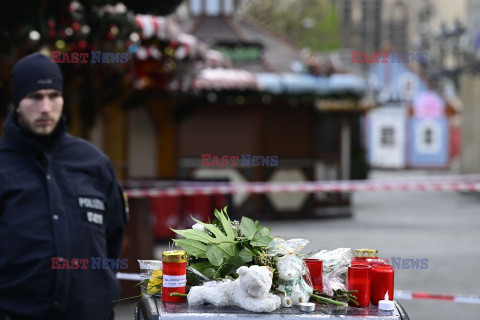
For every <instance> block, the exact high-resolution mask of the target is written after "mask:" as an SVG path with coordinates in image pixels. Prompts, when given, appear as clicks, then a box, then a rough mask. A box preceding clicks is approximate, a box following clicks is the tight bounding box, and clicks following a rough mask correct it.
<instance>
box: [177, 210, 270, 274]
mask: <svg viewBox="0 0 480 320" xmlns="http://www.w3.org/2000/svg"><path fill="white" fill-rule="evenodd" d="M214 215H215V218H216V219H215V221H214V222H213V223H205V222H202V221H199V220H197V219H194V218H192V219H193V220H194V221H195V222H196V223H197V224H198V225H200V226H202V227H203V230H198V229H188V230H174V229H172V230H173V231H174V232H175V233H176V234H178V235H179V236H182V237H184V238H185V239H173V241H175V243H176V244H177V245H178V246H180V247H181V248H182V249H183V250H185V252H187V254H188V255H189V256H190V263H189V265H190V266H191V267H192V268H194V269H195V270H198V271H199V272H201V273H202V274H203V275H204V276H205V277H207V278H210V279H211V278H225V277H227V276H233V277H235V276H236V271H237V269H238V268H239V267H241V266H244V265H250V264H252V263H253V261H255V259H254V257H255V256H259V255H261V254H264V252H265V249H264V248H265V247H267V246H268V245H269V244H270V242H271V241H272V240H273V239H272V237H270V229H269V228H265V227H263V226H261V225H260V224H259V222H258V221H253V220H252V219H250V218H247V217H243V218H242V220H241V223H240V226H239V228H240V236H236V235H238V232H239V231H238V230H237V231H235V230H234V228H233V227H232V222H231V220H230V218H229V216H228V214H227V207H225V208H223V209H222V210H220V211H219V210H216V209H215V212H214ZM235 225H236V226H238V222H237V223H235Z"/></svg>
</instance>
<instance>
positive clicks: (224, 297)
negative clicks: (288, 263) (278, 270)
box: [187, 265, 281, 312]
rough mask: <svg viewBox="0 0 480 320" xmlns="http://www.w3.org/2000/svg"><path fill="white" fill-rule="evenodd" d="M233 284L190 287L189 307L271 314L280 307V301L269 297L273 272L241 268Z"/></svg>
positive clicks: (221, 283)
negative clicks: (237, 308) (198, 306)
mask: <svg viewBox="0 0 480 320" xmlns="http://www.w3.org/2000/svg"><path fill="white" fill-rule="evenodd" d="M237 273H238V275H239V277H238V279H236V280H235V281H232V280H227V281H209V282H206V283H204V284H203V285H202V286H196V287H192V288H191V289H190V292H189V293H188V298H187V299H188V304H189V305H192V306H196V305H201V304H204V303H211V304H213V305H215V306H217V307H226V306H239V307H241V308H243V309H245V310H249V311H253V312H271V311H274V310H276V309H277V308H279V307H280V303H281V301H280V297H278V296H276V295H274V294H272V293H270V288H271V287H272V277H273V273H272V270H271V269H270V268H268V267H263V266H256V265H254V266H250V267H240V268H238V269H237Z"/></svg>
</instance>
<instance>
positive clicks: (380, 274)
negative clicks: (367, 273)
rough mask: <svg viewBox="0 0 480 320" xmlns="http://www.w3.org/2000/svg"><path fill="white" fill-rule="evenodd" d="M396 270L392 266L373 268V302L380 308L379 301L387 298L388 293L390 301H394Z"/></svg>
mask: <svg viewBox="0 0 480 320" xmlns="http://www.w3.org/2000/svg"><path fill="white" fill-rule="evenodd" d="M393 280H394V270H393V269H392V266H391V265H390V264H376V265H374V266H373V267H372V288H371V294H370V297H371V302H372V304H374V305H376V306H378V301H380V300H383V299H384V298H385V293H387V291H388V300H393Z"/></svg>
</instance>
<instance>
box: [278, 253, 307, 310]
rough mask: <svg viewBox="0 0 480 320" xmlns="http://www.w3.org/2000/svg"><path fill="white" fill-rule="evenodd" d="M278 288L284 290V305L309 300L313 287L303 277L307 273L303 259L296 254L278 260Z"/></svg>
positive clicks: (288, 305)
mask: <svg viewBox="0 0 480 320" xmlns="http://www.w3.org/2000/svg"><path fill="white" fill-rule="evenodd" d="M277 270H278V273H279V274H278V277H279V285H278V290H280V291H283V293H284V295H283V296H282V307H287V308H288V307H291V306H292V305H299V304H300V303H302V302H308V300H310V295H311V294H312V293H313V289H312V287H311V286H309V285H308V284H307V283H306V282H305V280H304V279H303V275H304V274H305V273H306V269H305V265H304V264H303V260H302V259H300V258H298V257H296V256H293V255H291V256H285V257H282V258H280V259H278V261H277Z"/></svg>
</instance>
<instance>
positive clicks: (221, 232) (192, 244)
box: [172, 207, 355, 307]
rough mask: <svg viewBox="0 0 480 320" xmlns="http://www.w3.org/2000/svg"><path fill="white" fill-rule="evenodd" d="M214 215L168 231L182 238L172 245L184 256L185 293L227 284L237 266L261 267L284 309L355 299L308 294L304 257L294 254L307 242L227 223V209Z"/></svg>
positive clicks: (254, 225) (255, 225)
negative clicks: (209, 219)
mask: <svg viewBox="0 0 480 320" xmlns="http://www.w3.org/2000/svg"><path fill="white" fill-rule="evenodd" d="M214 216H215V220H214V221H213V222H211V223H205V222H202V221H199V220H197V219H194V218H193V220H194V221H195V222H196V224H195V225H193V226H192V228H191V229H187V230H175V229H172V230H173V231H174V232H175V233H176V234H178V235H179V236H181V237H183V238H179V239H173V241H174V242H175V244H176V245H177V246H179V247H181V248H182V249H183V250H184V251H185V252H186V253H187V259H188V267H187V292H188V291H189V289H190V288H191V287H194V286H198V285H201V284H203V283H204V282H206V281H207V282H208V281H209V282H214V281H212V280H216V281H217V282H221V281H224V282H225V281H233V280H235V279H237V278H238V277H239V275H237V270H240V269H239V268H241V267H251V266H264V267H268V268H269V270H271V272H272V284H271V289H270V291H271V292H272V293H273V294H275V295H278V296H279V297H280V298H281V304H282V306H284V307H290V306H292V304H293V305H295V304H300V302H307V301H308V300H313V301H316V302H318V303H321V304H322V305H327V304H329V303H331V304H334V305H337V306H346V305H347V303H346V302H347V301H348V300H352V299H354V298H355V297H353V296H352V295H351V294H350V293H349V292H346V291H342V290H339V291H336V292H335V293H334V294H333V295H331V296H329V295H325V294H320V292H317V291H315V292H314V291H313V289H312V285H311V283H309V276H308V269H306V266H305V264H304V262H303V260H302V258H303V257H305V255H302V254H300V253H299V251H300V249H301V248H303V246H304V245H305V244H306V243H308V241H307V240H303V239H293V240H288V241H287V240H285V239H283V238H278V237H275V238H273V237H271V235H270V231H271V230H270V228H267V227H264V226H262V225H260V223H259V222H258V221H253V220H252V219H250V218H248V217H242V219H241V221H240V222H239V221H231V220H230V218H229V216H228V214H227V207H225V208H223V209H222V210H217V209H215V212H214ZM293 270H298V274H296V278H292V279H290V278H289V276H290V275H291V274H292V272H293ZM305 273H306V276H305ZM287 275H288V276H287ZM209 285H210V286H211V284H209ZM215 286H216V284H215ZM295 292H296V293H297V295H296V296H295ZM305 297H306V299H305ZM292 298H294V300H295V301H293V300H292ZM189 302H190V300H189Z"/></svg>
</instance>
